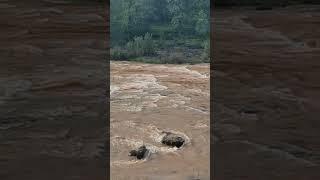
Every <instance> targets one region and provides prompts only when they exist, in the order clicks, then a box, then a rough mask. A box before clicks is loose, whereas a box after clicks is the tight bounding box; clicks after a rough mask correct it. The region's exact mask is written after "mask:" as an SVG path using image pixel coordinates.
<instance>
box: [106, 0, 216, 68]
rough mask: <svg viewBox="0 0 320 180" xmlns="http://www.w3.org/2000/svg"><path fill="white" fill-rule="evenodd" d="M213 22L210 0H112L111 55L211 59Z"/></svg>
mask: <svg viewBox="0 0 320 180" xmlns="http://www.w3.org/2000/svg"><path fill="white" fill-rule="evenodd" d="M209 23H210V1H209V0H197V1H194V0H111V1H110V31H111V36H110V38H111V57H112V59H113V60H140V61H148V62H152V63H184V62H191V63H197V62H208V60H209V49H210V48H209V32H210V25H209Z"/></svg>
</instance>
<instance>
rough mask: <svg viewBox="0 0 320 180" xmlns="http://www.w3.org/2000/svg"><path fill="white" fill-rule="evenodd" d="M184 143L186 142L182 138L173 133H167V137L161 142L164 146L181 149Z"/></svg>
mask: <svg viewBox="0 0 320 180" xmlns="http://www.w3.org/2000/svg"><path fill="white" fill-rule="evenodd" d="M184 142H185V140H184V139H183V138H182V137H181V136H179V135H177V134H174V133H171V132H166V133H165V136H164V137H163V138H162V140H161V143H162V144H165V145H168V146H171V147H177V148H180V147H181V146H182V145H183V144H184Z"/></svg>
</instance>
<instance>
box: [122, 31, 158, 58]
mask: <svg viewBox="0 0 320 180" xmlns="http://www.w3.org/2000/svg"><path fill="white" fill-rule="evenodd" d="M126 49H127V52H128V55H129V56H130V57H139V56H151V55H154V54H155V47H154V42H153V40H152V34H150V33H146V34H145V35H144V36H143V37H142V36H138V37H135V38H134V39H133V41H129V42H128V43H127V45H126Z"/></svg>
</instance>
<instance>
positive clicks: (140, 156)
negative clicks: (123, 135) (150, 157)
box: [129, 145, 148, 159]
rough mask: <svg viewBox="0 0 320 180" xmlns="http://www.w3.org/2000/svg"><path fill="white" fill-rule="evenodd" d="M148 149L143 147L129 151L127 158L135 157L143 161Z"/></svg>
mask: <svg viewBox="0 0 320 180" xmlns="http://www.w3.org/2000/svg"><path fill="white" fill-rule="evenodd" d="M147 151H148V149H147V148H146V146H145V145H143V146H141V147H139V148H138V149H137V150H131V151H130V152H129V156H136V157H137V159H143V158H144V157H145V155H146V153H147Z"/></svg>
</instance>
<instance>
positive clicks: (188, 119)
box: [110, 62, 210, 180]
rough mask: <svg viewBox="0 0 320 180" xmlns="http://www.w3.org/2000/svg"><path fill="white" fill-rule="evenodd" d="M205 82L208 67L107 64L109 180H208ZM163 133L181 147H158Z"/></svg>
mask: <svg viewBox="0 0 320 180" xmlns="http://www.w3.org/2000/svg"><path fill="white" fill-rule="evenodd" d="M209 79H210V77H209V65H208V64H201V65H152V64H142V63H128V62H112V63H111V86H110V96H111V149H110V152H111V154H110V155H111V162H110V163H111V179H114V180H117V179H162V180H163V179H168V180H170V179H179V180H180V179H195V178H201V179H209V169H210V167H209V162H210V161H209V158H210V149H209V147H210V127H209V109H210V107H209V104H210V103H209V86H210V84H209ZM168 132H171V133H174V134H176V135H178V136H179V137H181V138H183V139H184V144H183V145H182V146H181V147H180V148H177V147H170V146H167V145H164V144H162V142H161V141H162V138H163V137H164V136H165V135H166V133H168ZM142 145H145V146H146V148H147V149H148V152H147V153H146V155H145V158H144V159H141V160H138V159H137V158H136V157H132V156H129V152H130V151H131V150H133V149H137V148H139V147H140V146H142Z"/></svg>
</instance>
